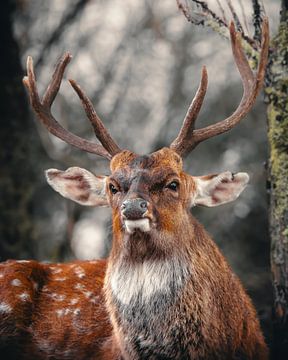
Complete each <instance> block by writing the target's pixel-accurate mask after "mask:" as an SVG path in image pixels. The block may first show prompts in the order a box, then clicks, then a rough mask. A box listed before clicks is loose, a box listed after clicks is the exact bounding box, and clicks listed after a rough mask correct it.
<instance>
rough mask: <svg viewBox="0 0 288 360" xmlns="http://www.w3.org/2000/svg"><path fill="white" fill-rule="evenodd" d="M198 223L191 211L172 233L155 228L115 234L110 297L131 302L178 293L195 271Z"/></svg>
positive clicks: (171, 297) (108, 277)
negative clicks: (118, 235)
mask: <svg viewBox="0 0 288 360" xmlns="http://www.w3.org/2000/svg"><path fill="white" fill-rule="evenodd" d="M195 226H197V223H196V221H195V220H194V219H193V218H192V216H190V215H189V216H188V217H187V221H186V222H185V224H181V227H179V229H178V230H177V229H176V230H175V231H174V232H173V234H172V233H165V232H157V230H155V231H154V230H153V231H151V232H149V233H141V232H135V233H133V234H121V235H120V238H119V237H117V235H116V236H114V241H113V247H112V251H111V255H110V258H109V262H108V270H107V275H106V288H107V289H108V292H109V297H110V300H111V301H113V302H115V303H117V304H123V305H129V304H130V305H131V304H133V303H135V302H139V301H140V302H141V303H143V304H147V303H149V302H151V301H155V298H156V297H157V296H158V297H161V296H164V297H167V298H169V301H170V302H171V301H173V300H175V299H176V298H177V297H179V294H180V292H181V290H182V289H183V288H184V287H185V285H186V283H187V281H189V278H190V277H191V274H192V273H193V269H192V268H193V262H192V261H191V255H192V253H193V248H195V247H196V248H197V236H195V235H194V230H195ZM120 244H121V245H120ZM175 244H177V246H175Z"/></svg>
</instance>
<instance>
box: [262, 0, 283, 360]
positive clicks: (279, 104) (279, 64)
mask: <svg viewBox="0 0 288 360" xmlns="http://www.w3.org/2000/svg"><path fill="white" fill-rule="evenodd" d="M287 21H288V1H287V0H285V1H282V9H281V18H280V26H279V31H278V33H277V35H276V36H275V38H274V39H273V41H272V43H271V49H272V53H271V62H270V66H269V68H268V74H267V77H268V82H269V83H268V84H267V87H266V89H265V91H266V95H267V99H268V109H267V111H268V126H269V131H268V138H269V145H270V160H269V170H270V176H269V177H270V179H269V184H270V235H271V268H272V278H273V288H274V311H273V323H274V331H273V338H274V340H273V359H287V356H288V102H287V94H288V65H287V64H288V27H287Z"/></svg>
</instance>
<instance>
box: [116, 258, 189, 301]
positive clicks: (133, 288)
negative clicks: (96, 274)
mask: <svg viewBox="0 0 288 360" xmlns="http://www.w3.org/2000/svg"><path fill="white" fill-rule="evenodd" d="M186 275H187V267H186V266H185V264H183V263H182V262H181V261H179V260H173V259H169V260H164V261H144V262H143V263H138V264H133V265H131V264H129V263H124V264H123V263H122V264H116V265H115V266H114V268H113V270H112V272H111V276H110V284H111V289H112V292H113V294H114V296H116V298H117V299H118V300H120V301H121V302H122V303H124V304H126V305H127V304H129V303H130V302H131V300H132V298H133V297H134V296H137V295H141V296H142V300H143V301H144V302H145V301H148V300H149V299H150V297H151V296H152V295H154V294H155V293H165V292H167V291H169V285H171V284H172V283H173V285H174V286H181V285H182V283H183V280H184V279H183V277H186Z"/></svg>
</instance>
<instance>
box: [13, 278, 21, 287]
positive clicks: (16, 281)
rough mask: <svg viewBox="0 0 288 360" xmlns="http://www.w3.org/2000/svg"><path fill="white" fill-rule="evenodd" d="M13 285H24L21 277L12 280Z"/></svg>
mask: <svg viewBox="0 0 288 360" xmlns="http://www.w3.org/2000/svg"><path fill="white" fill-rule="evenodd" d="M11 285H12V286H21V285H22V282H21V281H20V280H19V279H13V280H12V281H11Z"/></svg>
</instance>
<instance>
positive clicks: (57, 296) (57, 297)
mask: <svg viewBox="0 0 288 360" xmlns="http://www.w3.org/2000/svg"><path fill="white" fill-rule="evenodd" d="M48 296H49V297H50V298H52V299H54V300H56V301H63V300H65V298H66V295H61V294H57V293H52V294H48Z"/></svg>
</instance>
